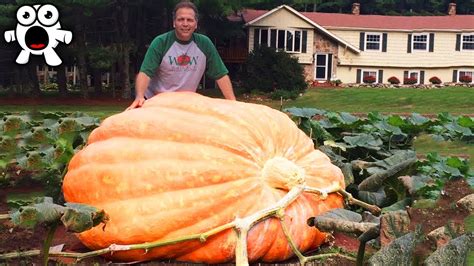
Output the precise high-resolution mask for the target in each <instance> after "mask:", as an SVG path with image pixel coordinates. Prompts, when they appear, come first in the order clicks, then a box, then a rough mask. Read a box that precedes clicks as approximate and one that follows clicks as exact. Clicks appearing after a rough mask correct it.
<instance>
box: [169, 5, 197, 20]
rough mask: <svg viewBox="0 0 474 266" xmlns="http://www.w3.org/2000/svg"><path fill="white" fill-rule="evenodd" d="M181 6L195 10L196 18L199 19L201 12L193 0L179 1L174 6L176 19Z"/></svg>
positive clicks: (174, 17)
mask: <svg viewBox="0 0 474 266" xmlns="http://www.w3.org/2000/svg"><path fill="white" fill-rule="evenodd" d="M180 8H191V9H192V10H193V11H194V18H195V19H196V21H197V20H198V19H199V13H198V9H197V7H196V5H195V4H194V3H193V2H190V1H186V0H184V1H181V2H179V3H177V4H176V6H175V7H174V9H173V20H175V19H176V11H178V9H180Z"/></svg>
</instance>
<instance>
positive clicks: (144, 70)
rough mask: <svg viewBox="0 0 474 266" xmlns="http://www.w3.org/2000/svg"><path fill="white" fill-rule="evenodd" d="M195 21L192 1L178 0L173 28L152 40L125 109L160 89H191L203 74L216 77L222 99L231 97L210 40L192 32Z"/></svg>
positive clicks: (229, 86)
mask: <svg viewBox="0 0 474 266" xmlns="http://www.w3.org/2000/svg"><path fill="white" fill-rule="evenodd" d="M197 22H198V11H197V8H196V6H195V5H194V4H193V3H191V2H189V1H181V2H179V3H178V4H177V5H176V6H175V8H174V10H173V28H174V30H171V31H169V32H166V33H164V34H161V35H159V36H157V37H156V38H155V39H154V40H153V41H152V43H151V45H150V47H149V48H148V50H147V52H146V54H145V58H144V60H143V63H142V66H141V68H140V72H139V73H138V75H137V79H136V82H135V100H134V101H133V102H132V104H131V105H130V106H129V107H128V108H127V110H129V109H134V108H139V107H141V106H142V105H143V103H144V102H145V100H146V99H149V98H151V97H153V96H154V95H156V94H158V93H161V92H168V91H192V92H195V91H196V90H197V87H198V85H199V82H200V80H201V78H202V76H203V74H204V73H205V74H206V75H207V76H208V77H210V78H212V79H215V80H216V82H217V85H218V86H219V88H220V90H221V91H222V94H223V95H224V97H225V98H226V99H229V100H235V95H234V91H233V89H232V83H231V81H230V78H229V76H228V73H229V71H228V70H227V68H226V67H225V65H224V63H223V62H222V59H221V58H220V56H219V54H218V52H217V49H216V48H215V46H214V44H213V43H212V42H211V40H210V39H209V38H208V37H207V36H205V35H202V34H199V33H195V32H194V31H195V30H196V28H197Z"/></svg>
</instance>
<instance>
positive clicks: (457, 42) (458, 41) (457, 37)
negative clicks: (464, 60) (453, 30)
mask: <svg viewBox="0 0 474 266" xmlns="http://www.w3.org/2000/svg"><path fill="white" fill-rule="evenodd" d="M456 51H461V34H456Z"/></svg>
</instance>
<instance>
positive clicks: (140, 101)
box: [125, 97, 145, 111]
mask: <svg viewBox="0 0 474 266" xmlns="http://www.w3.org/2000/svg"><path fill="white" fill-rule="evenodd" d="M144 103H145V97H141V98H135V100H134V101H133V102H132V104H130V106H129V107H127V109H125V111H128V110H132V109H135V108H140V107H142V105H143V104H144Z"/></svg>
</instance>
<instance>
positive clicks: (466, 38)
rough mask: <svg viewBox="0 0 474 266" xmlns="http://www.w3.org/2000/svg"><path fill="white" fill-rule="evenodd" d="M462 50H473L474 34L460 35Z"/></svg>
mask: <svg viewBox="0 0 474 266" xmlns="http://www.w3.org/2000/svg"><path fill="white" fill-rule="evenodd" d="M462 49H463V50H474V33H470V34H463V35H462Z"/></svg>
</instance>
